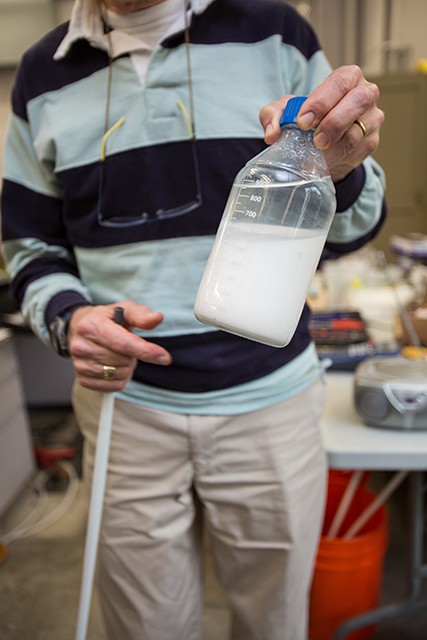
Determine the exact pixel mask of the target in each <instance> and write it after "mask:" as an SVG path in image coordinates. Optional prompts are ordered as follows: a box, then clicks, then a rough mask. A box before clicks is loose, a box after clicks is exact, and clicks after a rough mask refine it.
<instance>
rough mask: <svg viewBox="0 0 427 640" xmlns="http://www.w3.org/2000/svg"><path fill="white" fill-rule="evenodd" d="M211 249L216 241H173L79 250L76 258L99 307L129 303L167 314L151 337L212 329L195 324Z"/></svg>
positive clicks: (198, 238) (175, 239) (199, 239)
mask: <svg viewBox="0 0 427 640" xmlns="http://www.w3.org/2000/svg"><path fill="white" fill-rule="evenodd" d="M212 244H213V237H212V236H201V237H190V238H171V239H168V240H156V241H150V242H143V243H135V244H128V245H120V246H116V247H108V248H105V249H95V248H91V249H81V248H78V249H76V258H77V263H78V266H79V271H80V274H81V277H82V279H83V281H84V283H85V286H86V287H87V288H88V291H89V292H90V296H91V300H93V301H94V302H95V303H96V304H110V303H113V302H119V301H123V300H127V299H130V300H134V301H135V302H137V303H138V304H144V305H147V306H148V307H150V308H151V309H152V310H153V311H161V312H162V313H163V314H164V320H163V322H162V324H161V325H160V326H159V327H157V328H156V329H153V331H150V332H148V333H149V335H151V336H168V335H173V336H176V335H183V334H189V333H202V332H204V331H207V330H209V328H208V327H206V325H203V324H201V323H200V322H199V321H198V320H196V318H195V317H194V313H193V308H194V302H195V299H196V294H197V290H198V287H199V284H200V281H201V279H202V275H203V271H204V268H205V266H206V262H207V259H208V257H209V253H210V250H211V248H212ZM146 333H147V332H146ZM140 335H145V334H144V333H143V332H140Z"/></svg>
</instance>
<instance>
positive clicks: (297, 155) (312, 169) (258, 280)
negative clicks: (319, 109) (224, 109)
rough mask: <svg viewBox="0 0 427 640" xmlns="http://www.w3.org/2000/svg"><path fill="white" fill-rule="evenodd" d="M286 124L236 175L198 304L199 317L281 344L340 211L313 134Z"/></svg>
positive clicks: (292, 327) (293, 326)
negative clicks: (275, 139) (273, 139)
mask: <svg viewBox="0 0 427 640" xmlns="http://www.w3.org/2000/svg"><path fill="white" fill-rule="evenodd" d="M288 104H289V103H288ZM298 111H299V107H298ZM298 111H297V113H298ZM285 113H286V112H285ZM283 129H284V130H282V136H281V138H280V140H279V141H278V142H277V143H276V144H275V145H272V147H270V148H269V149H267V150H266V151H264V152H262V153H261V154H259V155H258V156H257V157H256V158H254V159H253V160H252V161H250V162H249V163H248V164H247V165H246V166H245V167H244V168H243V169H242V170H241V171H240V172H239V174H238V176H237V177H236V180H235V183H234V185H233V188H232V190H231V193H230V196H229V199H228V202H227V205H226V208H225V211H224V214H223V217H222V220H221V223H220V226H219V228H218V232H217V235H216V238H215V242H214V246H213V248H212V251H211V254H210V257H209V260H208V263H207V265H206V269H205V272H204V275H203V278H202V281H201V284H200V287H199V292H198V294H197V299H196V304H195V308H194V312H195V315H196V317H197V318H198V319H199V320H200V321H201V322H204V323H206V324H209V325H212V326H214V327H216V328H220V329H223V330H225V331H228V332H231V333H235V334H237V335H240V336H243V337H246V338H249V339H252V340H255V341H258V342H263V343H265V344H269V345H271V346H276V347H283V346H285V345H286V344H288V343H289V342H290V340H291V339H292V336H293V334H294V332H295V330H296V327H297V325H298V321H299V318H300V316H301V313H302V310H303V307H304V303H305V300H306V297H307V294H308V290H309V287H310V284H311V280H312V278H313V275H314V272H315V270H316V268H317V264H318V262H319V259H320V256H321V253H322V250H323V247H324V244H325V240H326V236H327V233H328V230H329V227H330V224H331V221H332V217H333V214H334V211H335V196H334V187H333V184H332V181H331V178H330V176H329V173H328V171H327V167H326V163H325V161H324V158H323V154H322V152H321V151H320V150H319V149H317V148H316V147H315V146H314V144H313V141H312V132H305V131H301V130H300V129H299V128H298V127H297V125H296V124H288V125H285V127H284V128H283ZM319 164H320V167H318V165H319Z"/></svg>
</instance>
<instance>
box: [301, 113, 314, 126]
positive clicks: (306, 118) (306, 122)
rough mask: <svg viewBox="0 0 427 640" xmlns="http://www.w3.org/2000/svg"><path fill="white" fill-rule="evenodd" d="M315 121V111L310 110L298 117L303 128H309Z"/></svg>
mask: <svg viewBox="0 0 427 640" xmlns="http://www.w3.org/2000/svg"><path fill="white" fill-rule="evenodd" d="M313 122H314V113H312V112H311V111H308V112H307V113H304V115H303V116H300V117H299V118H298V125H299V126H300V127H301V129H309V128H310V127H311V125H312V124H313Z"/></svg>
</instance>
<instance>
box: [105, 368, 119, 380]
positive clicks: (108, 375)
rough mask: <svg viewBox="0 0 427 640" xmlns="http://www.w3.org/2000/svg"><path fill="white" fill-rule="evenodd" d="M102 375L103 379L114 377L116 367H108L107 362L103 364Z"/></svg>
mask: <svg viewBox="0 0 427 640" xmlns="http://www.w3.org/2000/svg"><path fill="white" fill-rule="evenodd" d="M102 377H103V378H104V380H114V378H115V377H116V367H110V366H109V365H108V364H104V366H103V367H102Z"/></svg>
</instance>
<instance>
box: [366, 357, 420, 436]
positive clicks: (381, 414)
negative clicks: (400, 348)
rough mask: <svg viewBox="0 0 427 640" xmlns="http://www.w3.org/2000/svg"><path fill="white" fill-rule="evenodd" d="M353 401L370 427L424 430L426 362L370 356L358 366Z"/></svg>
mask: <svg viewBox="0 0 427 640" xmlns="http://www.w3.org/2000/svg"><path fill="white" fill-rule="evenodd" d="M354 403H355V408H356V412H357V414H358V415H359V416H360V418H362V420H363V421H364V422H365V423H366V424H368V425H371V426H374V427H386V428H392V429H408V430H418V429H427V362H426V360H425V359H419V360H414V359H410V358H405V357H403V356H396V357H395V358H393V357H392V358H370V359H367V360H364V361H363V362H362V363H361V364H359V365H358V367H357V369H356V372H355V380H354Z"/></svg>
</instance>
